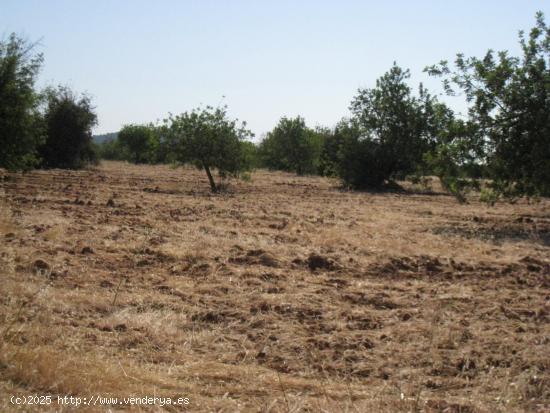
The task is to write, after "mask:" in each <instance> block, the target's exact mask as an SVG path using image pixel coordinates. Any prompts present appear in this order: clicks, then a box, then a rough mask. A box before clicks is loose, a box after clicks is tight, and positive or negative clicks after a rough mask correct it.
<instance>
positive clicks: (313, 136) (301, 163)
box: [259, 116, 322, 175]
mask: <svg viewBox="0 0 550 413" xmlns="http://www.w3.org/2000/svg"><path fill="white" fill-rule="evenodd" d="M321 149H322V135H320V134H318V133H316V132H315V131H313V130H311V129H309V128H308V127H307V126H306V123H305V121H304V118H302V117H300V116H298V117H296V118H286V117H283V118H282V119H281V120H280V121H279V123H278V124H277V126H275V128H274V129H273V130H272V131H271V132H269V133H268V134H267V136H266V138H265V139H264V140H263V141H262V142H261V144H260V149H259V151H260V157H261V159H262V163H263V164H264V165H265V166H266V167H268V168H270V169H278V170H283V171H291V172H295V173H297V174H298V175H304V174H314V173H317V170H318V167H319V158H320V154H321Z"/></svg>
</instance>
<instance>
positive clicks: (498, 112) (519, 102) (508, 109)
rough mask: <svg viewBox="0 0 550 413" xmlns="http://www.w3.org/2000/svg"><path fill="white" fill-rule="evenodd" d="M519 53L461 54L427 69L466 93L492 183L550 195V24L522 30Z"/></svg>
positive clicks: (539, 22) (474, 138) (514, 191)
mask: <svg viewBox="0 0 550 413" xmlns="http://www.w3.org/2000/svg"><path fill="white" fill-rule="evenodd" d="M519 42H520V46H521V50H522V56H521V57H513V56H510V55H509V54H508V52H506V51H501V52H498V53H495V52H494V51H492V50H489V51H488V52H487V53H486V54H485V56H484V57H482V58H477V57H469V58H466V57H465V56H464V55H463V54H458V55H457V57H456V60H455V62H454V63H455V65H454V68H453V67H451V66H450V65H449V64H448V62H447V61H442V62H440V63H439V64H438V65H434V66H430V67H428V68H426V70H427V71H428V72H429V73H430V74H432V75H435V76H442V77H443V78H444V81H443V84H444V87H445V89H446V91H447V93H448V94H450V95H455V94H456V93H457V90H461V91H462V92H464V94H465V96H466V99H467V101H468V102H469V104H470V106H469V117H470V121H471V122H473V123H475V125H476V126H477V130H476V132H477V133H475V134H470V135H469V143H470V146H471V147H472V148H479V147H480V146H482V147H483V155H482V156H483V162H484V163H485V164H486V165H487V170H488V172H489V177H490V178H491V179H492V187H493V189H494V190H496V191H497V192H498V193H499V194H503V195H506V196H520V195H528V196H531V195H545V196H549V195H550V67H549V64H550V28H549V27H548V26H547V25H546V23H545V21H544V15H543V14H542V13H541V12H539V13H537V16H536V24H535V27H533V28H532V29H531V31H530V32H529V34H528V36H525V34H524V33H523V32H520V36H519Z"/></svg>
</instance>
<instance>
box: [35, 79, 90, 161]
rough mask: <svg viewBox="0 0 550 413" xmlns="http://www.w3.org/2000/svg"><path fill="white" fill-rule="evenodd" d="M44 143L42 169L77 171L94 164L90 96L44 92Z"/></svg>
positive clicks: (68, 91)
mask: <svg viewBox="0 0 550 413" xmlns="http://www.w3.org/2000/svg"><path fill="white" fill-rule="evenodd" d="M44 96H45V112H44V125H45V131H46V141H45V142H44V144H43V145H42V146H41V148H40V155H41V158H42V166H43V167H45V168H67V169H78V168H82V167H83V166H84V165H86V164H88V163H93V162H96V154H95V151H94V148H93V146H92V127H93V126H94V125H95V124H96V123H97V116H96V114H95V111H94V108H93V106H92V103H91V99H90V97H89V96H87V95H85V94H83V95H80V96H79V95H77V94H76V93H75V92H73V91H72V90H71V89H70V88H68V87H66V86H58V87H57V88H49V89H47V90H46V91H45V92H44Z"/></svg>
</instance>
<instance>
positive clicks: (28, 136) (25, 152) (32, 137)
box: [0, 34, 43, 170]
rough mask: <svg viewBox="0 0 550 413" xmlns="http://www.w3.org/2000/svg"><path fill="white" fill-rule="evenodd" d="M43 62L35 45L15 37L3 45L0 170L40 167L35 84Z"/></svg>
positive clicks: (0, 63) (0, 56) (0, 44)
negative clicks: (1, 168)
mask: <svg viewBox="0 0 550 413" xmlns="http://www.w3.org/2000/svg"><path fill="white" fill-rule="evenodd" d="M42 62H43V57H42V54H40V53H36V52H35V44H32V43H29V42H28V41H26V40H24V39H22V38H20V37H18V36H16V35H15V34H11V35H10V36H9V38H8V40H6V41H0V167H3V168H6V169H8V170H27V169H30V168H32V167H34V166H35V165H36V164H37V163H38V157H37V148H38V146H39V145H40V143H41V141H42V140H43V136H42V130H41V128H40V122H39V121H40V116H39V114H38V103H39V96H38V94H37V93H36V92H35V90H34V84H35V81H36V76H37V75H38V72H39V70H40V67H41V66H42Z"/></svg>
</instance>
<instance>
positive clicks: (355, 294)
mask: <svg viewBox="0 0 550 413" xmlns="http://www.w3.org/2000/svg"><path fill="white" fill-rule="evenodd" d="M4 175H5V176H4V178H3V180H2V182H1V183H0V191H1V194H0V195H1V197H0V208H1V209H0V277H1V280H0V293H1V294H0V334H1V335H2V336H1V337H0V339H1V343H2V344H1V351H0V411H6V412H8V411H37V412H44V411H55V410H57V411H63V412H68V411H79V412H81V411H108V409H110V410H111V411H140V412H141V411H151V412H153V411H155V412H156V411H174V412H175V411H182V410H183V411H201V412H203V411H221V412H237V411H243V412H249V411H250V412H256V411H257V412H320V411H328V412H346V411H349V412H369V411H372V412H401V411H402V412H406V411H411V412H413V411H416V412H454V413H458V412H515V411H517V412H524V411H525V412H547V411H550V356H549V355H550V201H549V200H540V201H538V202H527V201H520V202H517V203H515V204H513V205H512V204H506V203H500V204H497V205H496V206H494V207H489V206H485V205H483V204H481V203H479V202H478V201H476V200H475V199H474V198H472V200H471V202H470V203H469V204H467V205H459V204H457V203H456V201H455V200H454V199H453V198H452V197H449V196H447V195H445V194H443V193H440V192H438V191H437V188H435V190H434V192H430V193H426V194H424V193H422V192H414V191H413V190H411V191H409V192H407V193H367V192H347V191H343V190H341V189H340V188H339V186H338V183H337V182H335V181H332V180H329V179H324V178H315V177H296V176H294V175H290V174H283V173H270V172H265V171H258V172H256V173H254V174H252V180H251V181H250V182H242V181H238V182H232V183H231V185H230V186H229V187H228V189H227V190H226V191H225V192H223V193H221V194H216V195H213V194H210V193H209V191H208V189H209V187H208V184H207V180H206V176H205V175H204V173H203V172H201V171H196V170H194V169H188V168H179V169H173V168H170V167H168V166H132V165H127V164H123V163H115V162H105V163H104V164H102V165H101V166H99V167H97V168H95V169H90V170H85V171H61V170H51V171H36V172H32V173H28V174H24V175H22V174H6V173H4ZM10 395H52V396H54V397H57V396H58V395H59V396H65V395H73V396H79V397H89V396H90V395H100V396H107V395H112V396H118V397H128V396H137V397H142V396H155V395H156V396H163V397H168V396H169V397H173V398H177V397H188V398H189V400H190V403H189V405H187V406H183V407H182V406H177V407H175V406H163V407H161V406H158V405H157V406H143V405H141V406H97V405H96V406H80V407H78V408H76V407H71V406H64V407H62V406H61V407H60V406H58V405H57V404H56V403H54V404H53V405H51V406H49V407H48V406H36V405H31V406H28V405H27V406H16V405H13V404H11V403H10V401H9V397H8V396H10Z"/></svg>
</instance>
